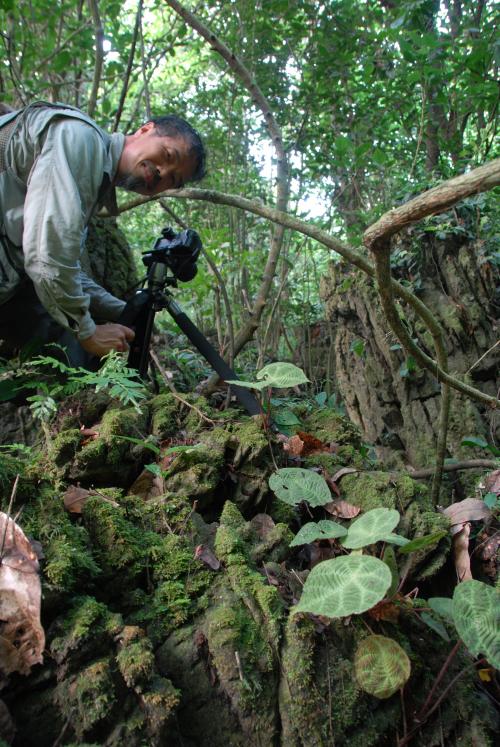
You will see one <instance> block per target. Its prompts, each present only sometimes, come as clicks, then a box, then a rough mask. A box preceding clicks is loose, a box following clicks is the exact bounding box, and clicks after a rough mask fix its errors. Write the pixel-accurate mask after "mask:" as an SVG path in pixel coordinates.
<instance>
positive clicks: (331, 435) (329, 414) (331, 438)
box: [304, 407, 363, 449]
mask: <svg viewBox="0 0 500 747" xmlns="http://www.w3.org/2000/svg"><path fill="white" fill-rule="evenodd" d="M304 430H306V431H307V432H308V433H313V434H314V435H315V436H316V438H319V439H320V441H324V442H325V443H331V442H333V443H335V444H338V445H339V446H349V447H350V448H353V449H360V448H361V446H362V445H363V440H362V438H361V432H360V430H359V428H358V427H357V426H355V425H354V423H352V422H351V421H350V420H349V419H348V418H346V417H345V416H344V415H339V414H338V413H336V412H335V411H334V410H330V409H328V408H326V407H325V408H321V409H317V410H313V412H312V413H311V414H309V415H308V416H307V418H306V419H305V421H304Z"/></svg>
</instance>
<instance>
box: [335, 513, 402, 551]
mask: <svg viewBox="0 0 500 747" xmlns="http://www.w3.org/2000/svg"><path fill="white" fill-rule="evenodd" d="M399 519H400V516H399V512H398V511H396V510H395V509H394V508H373V509H372V510H371V511H367V513H366V514H363V516H360V517H359V519H356V521H353V523H352V524H351V526H350V527H349V532H348V534H347V537H346V538H345V540H343V541H342V544H343V545H344V547H348V548H349V549H351V550H355V549H357V548H359V547H366V545H373V543H374V542H379V541H380V540H384V539H385V538H386V537H388V536H390V535H391V533H392V530H393V529H394V528H395V527H396V526H397V524H398V523H399Z"/></svg>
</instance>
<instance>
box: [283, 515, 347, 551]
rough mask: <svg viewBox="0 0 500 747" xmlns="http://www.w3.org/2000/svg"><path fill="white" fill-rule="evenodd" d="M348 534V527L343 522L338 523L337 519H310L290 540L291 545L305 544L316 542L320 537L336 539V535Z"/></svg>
mask: <svg viewBox="0 0 500 747" xmlns="http://www.w3.org/2000/svg"><path fill="white" fill-rule="evenodd" d="M346 534H347V529H346V528H345V527H343V526H342V524H337V522H336V521H328V520H327V519H324V520H322V521H318V523H316V522H315V521H310V522H309V523H308V524H304V526H303V527H302V528H301V529H300V530H299V531H298V532H297V534H296V535H295V537H294V538H293V540H292V541H291V542H290V546H295V545H305V544H307V543H308V542H314V541H315V540H320V539H334V538H335V537H344V536H345V535H346Z"/></svg>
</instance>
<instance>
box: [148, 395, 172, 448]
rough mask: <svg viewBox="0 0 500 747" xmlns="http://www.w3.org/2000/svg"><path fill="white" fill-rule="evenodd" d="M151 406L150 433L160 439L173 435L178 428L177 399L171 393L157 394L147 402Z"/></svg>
mask: <svg viewBox="0 0 500 747" xmlns="http://www.w3.org/2000/svg"><path fill="white" fill-rule="evenodd" d="M149 405H150V408H151V433H152V434H153V435H154V436H157V437H158V438H159V439H160V440H163V439H166V438H169V437H170V436H173V435H174V434H175V433H176V432H177V431H178V429H179V424H178V423H177V416H178V410H179V401H178V400H176V399H175V397H174V395H173V394H170V393H167V394H159V395H158V396H157V397H154V399H152V400H151V402H150V403H149Z"/></svg>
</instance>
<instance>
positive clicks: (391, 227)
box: [363, 159, 500, 502]
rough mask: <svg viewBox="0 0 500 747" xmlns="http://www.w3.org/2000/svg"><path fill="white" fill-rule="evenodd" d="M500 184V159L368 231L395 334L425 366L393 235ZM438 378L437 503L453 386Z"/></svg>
mask: <svg viewBox="0 0 500 747" xmlns="http://www.w3.org/2000/svg"><path fill="white" fill-rule="evenodd" d="M497 184H500V159H497V160H496V161H492V162H491V163H488V164H486V165H484V166H480V167H479V168H477V169H474V170H473V171H470V172H469V173H467V174H462V175H461V176H458V177H455V178H454V179H449V180H448V181H446V182H443V183H442V184H438V186H437V187H434V188H433V189H430V190H429V191H428V192H424V194H422V195H419V196H418V197H416V198H415V199H414V200H410V202H407V203H405V204H404V205H401V207H399V208H397V209H393V210H390V211H389V212H387V213H385V214H384V215H383V216H382V218H380V220H378V221H377V223H375V224H374V225H373V226H370V228H368V230H367V231H366V232H365V235H364V237H363V241H364V243H365V245H366V247H367V248H368V249H369V250H370V251H371V252H372V254H373V256H374V258H375V274H376V278H377V285H378V291H379V294H380V300H381V303H382V307H383V309H384V312H385V315H386V317H387V320H388V321H389V324H390V326H391V328H392V330H393V332H394V333H395V334H396V336H397V337H398V339H399V341H400V342H401V343H402V344H403V346H404V347H405V348H406V349H407V350H410V351H411V352H412V353H413V355H414V356H415V358H416V360H417V361H419V362H420V363H424V361H425V357H426V356H425V354H424V353H423V351H421V350H420V348H419V347H418V346H417V345H415V343H414V342H413V340H412V339H411V336H410V335H409V334H408V332H407V330H406V328H405V326H404V325H403V323H402V322H401V319H400V317H399V314H398V310H397V308H396V305H395V303H394V281H393V280H392V275H391V242H390V239H391V236H394V234H396V233H397V232H398V231H400V230H401V229H402V228H404V227H405V226H408V225H410V224H411V223H415V222H417V221H418V220H421V219H422V218H425V217H426V216H427V215H433V214H435V213H440V212H442V211H443V210H445V209H446V208H448V207H450V206H451V205H454V204H455V203H456V202H458V201H459V200H462V199H463V198H464V197H468V196H469V195H471V194H476V193H477V192H484V191H486V190H488V189H491V188H492V187H495V186H496V185H497ZM428 321H429V323H428V325H427V326H428V328H429V330H430V332H431V334H432V338H433V342H434V347H435V349H436V356H437V360H438V363H439V368H440V372H441V371H443V372H447V369H448V356H447V354H446V349H445V346H444V340H443V333H442V330H441V326H440V325H439V324H438V322H437V321H436V320H435V318H434V316H433V315H430V317H429V320H428ZM440 372H439V374H438V370H437V366H436V375H437V377H438V379H440V380H441V382H442V384H441V394H442V400H441V412H440V417H439V432H438V442H437V452H436V471H435V474H434V479H433V483H432V499H433V500H434V501H435V502H436V501H437V499H438V497H439V487H440V484H441V476H442V471H443V465H444V459H445V454H446V436H447V432H448V419H449V411H450V390H449V386H448V384H449V383H450V382H449V381H447V380H446V379H445V378H444V377H442V376H441V375H440Z"/></svg>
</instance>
